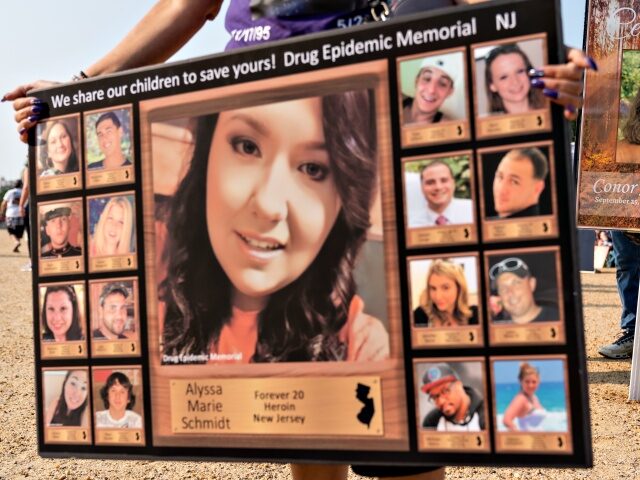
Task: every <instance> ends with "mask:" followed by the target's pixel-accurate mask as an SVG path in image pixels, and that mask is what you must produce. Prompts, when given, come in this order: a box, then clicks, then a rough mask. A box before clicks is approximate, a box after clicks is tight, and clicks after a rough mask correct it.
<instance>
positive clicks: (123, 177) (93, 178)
mask: <svg viewBox="0 0 640 480" xmlns="http://www.w3.org/2000/svg"><path fill="white" fill-rule="evenodd" d="M135 180H136V178H135V173H134V170H133V165H128V166H126V167H121V168H116V169H114V170H107V171H104V170H97V171H93V170H87V187H100V186H103V185H122V184H124V183H134V182H135Z"/></svg>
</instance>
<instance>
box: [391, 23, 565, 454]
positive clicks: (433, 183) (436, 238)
mask: <svg viewBox="0 0 640 480" xmlns="http://www.w3.org/2000/svg"><path fill="white" fill-rule="evenodd" d="M467 55H469V58H467ZM546 60H547V37H546V35H545V34H539V35H529V36H525V37H516V38H508V39H503V40H500V41H494V42H490V43H482V44H473V45H471V46H470V47H469V49H468V51H467V50H466V49H465V48H456V49H450V50H443V51H437V52H428V53H425V54H414V55H411V56H407V57H400V58H398V59H397V72H398V79H397V82H398V92H399V98H398V102H399V108H398V109H399V111H400V117H401V118H400V130H401V145H402V147H403V150H404V149H407V148H411V149H412V150H411V155H410V156H404V155H403V157H402V167H401V168H402V188H403V190H402V196H403V206H404V209H403V210H404V231H405V239H406V250H405V252H406V257H405V258H406V272H407V285H408V290H409V299H408V306H409V308H408V311H407V312H406V313H405V314H407V315H408V316H409V318H410V322H411V324H410V330H411V345H412V349H413V368H414V371H413V387H414V388H413V390H414V393H415V405H416V419H417V422H418V425H417V437H418V449H419V450H420V451H442V452H462V451H465V452H468V451H474V452H491V451H495V452H496V453H509V452H521V453H524V452H527V453H553V454H570V453H572V451H573V447H572V440H571V430H570V425H569V412H568V398H569V396H568V395H569V390H568V385H567V381H568V376H567V358H566V356H565V355H557V354H550V355H536V356H535V357H532V356H510V357H506V356H495V355H493V352H494V350H493V347H519V346H525V347H529V346H553V345H564V344H565V343H566V338H565V324H564V318H563V305H564V300H563V295H562V293H563V288H562V285H563V283H562V278H561V267H560V246H559V239H558V221H557V215H558V205H557V192H556V180H555V164H554V145H553V140H552V139H551V134H550V131H551V123H550V121H551V111H550V105H549V103H548V102H547V101H546V100H545V99H544V97H543V96H542V94H541V91H540V89H539V88H535V85H534V83H535V80H534V81H533V82H532V81H530V76H529V75H530V74H529V72H530V70H531V69H533V68H534V67H533V66H534V65H540V64H544V63H545V62H546ZM468 65H470V67H471V68H470V69H469V70H470V71H471V72H472V74H471V76H470V77H471V78H468V75H467V70H468V68H467V66H468ZM469 84H471V88H469ZM469 91H472V92H473V95H472V97H473V100H471V99H470V98H468V92H469ZM471 116H473V117H471ZM472 124H473V125H475V129H474V130H475V135H473V131H474V130H472V128H471V125H472ZM540 133H548V135H547V137H548V139H543V140H536V141H527V138H530V137H531V135H535V134H540ZM514 137H518V138H524V140H523V141H519V142H518V141H516V140H517V138H514ZM536 138H537V139H539V138H540V135H537V137H536ZM488 139H491V140H492V142H491V143H488V142H484V141H485V140H488ZM469 141H470V142H471V145H473V148H472V149H468V150H460V147H459V146H460V144H461V143H463V142H469ZM498 143H499V145H496V144H498ZM433 145H438V147H439V148H438V150H439V151H445V152H444V153H437V154H434V153H431V152H432V149H429V148H428V147H431V146H433ZM449 146H450V148H449ZM416 151H417V152H420V151H424V152H425V153H424V154H422V155H416V154H415V153H414V152H416ZM554 239H558V241H557V242H555V244H554V242H553V240H554ZM540 240H543V242H540ZM452 246H454V247H452ZM438 249H440V250H446V253H442V254H437V253H434V251H438ZM485 332H488V338H485ZM474 348H475V349H476V350H474V351H473V353H472V354H469V356H468V358H467V357H466V356H465V354H464V352H465V350H467V351H468V350H470V349H474ZM478 348H483V349H484V350H483V351H484V352H485V355H484V356H477V352H478V350H477V349H478ZM442 352H444V353H442ZM447 352H449V353H447ZM434 355H435V357H434ZM489 390H490V391H491V395H490V396H489V394H488V392H489ZM489 398H492V399H493V405H491V404H489V403H488V402H489V400H488V399H489ZM490 424H492V426H491V427H490ZM491 432H493V435H494V436H495V438H493V439H492V438H490V436H491Z"/></svg>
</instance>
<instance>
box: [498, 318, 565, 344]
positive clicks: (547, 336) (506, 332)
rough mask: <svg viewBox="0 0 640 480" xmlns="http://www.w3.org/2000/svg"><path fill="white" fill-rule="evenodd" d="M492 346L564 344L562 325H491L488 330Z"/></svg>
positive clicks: (559, 323)
mask: <svg viewBox="0 0 640 480" xmlns="http://www.w3.org/2000/svg"><path fill="white" fill-rule="evenodd" d="M489 340H490V342H491V344H492V345H512V344H525V343H560V344H561V343H564V342H565V335H564V325H563V324H562V323H561V322H554V323H552V324H549V323H545V324H530V325H516V324H510V325H492V326H491V328H490V330H489Z"/></svg>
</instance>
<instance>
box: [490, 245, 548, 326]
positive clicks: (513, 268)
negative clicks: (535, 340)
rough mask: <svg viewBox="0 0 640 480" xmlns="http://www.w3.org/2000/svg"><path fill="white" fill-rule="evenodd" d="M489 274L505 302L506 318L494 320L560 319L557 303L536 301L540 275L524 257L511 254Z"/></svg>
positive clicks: (502, 301)
mask: <svg viewBox="0 0 640 480" xmlns="http://www.w3.org/2000/svg"><path fill="white" fill-rule="evenodd" d="M489 278H490V279H491V282H492V287H493V289H494V291H496V292H497V293H498V296H499V297H500V304H501V305H502V317H503V318H500V319H494V323H515V324H527V323H531V322H545V321H547V322H548V321H554V320H559V319H560V316H559V313H558V308H557V307H556V306H555V305H539V304H538V303H537V302H536V299H535V296H534V293H535V291H536V286H537V279H536V277H534V276H533V275H532V274H531V270H530V269H529V266H528V265H527V264H526V263H525V262H524V261H523V260H522V259H521V258H518V257H509V258H505V259H504V260H502V261H500V262H498V263H496V264H495V265H494V266H493V267H491V270H490V271H489Z"/></svg>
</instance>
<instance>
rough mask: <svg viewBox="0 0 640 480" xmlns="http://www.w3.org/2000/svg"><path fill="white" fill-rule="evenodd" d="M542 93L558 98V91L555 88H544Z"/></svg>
mask: <svg viewBox="0 0 640 480" xmlns="http://www.w3.org/2000/svg"><path fill="white" fill-rule="evenodd" d="M542 94H543V95H544V96H545V97H549V98H553V99H554V100H556V99H557V98H558V91H557V90H554V89H553V88H545V89H544V90H542Z"/></svg>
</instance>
